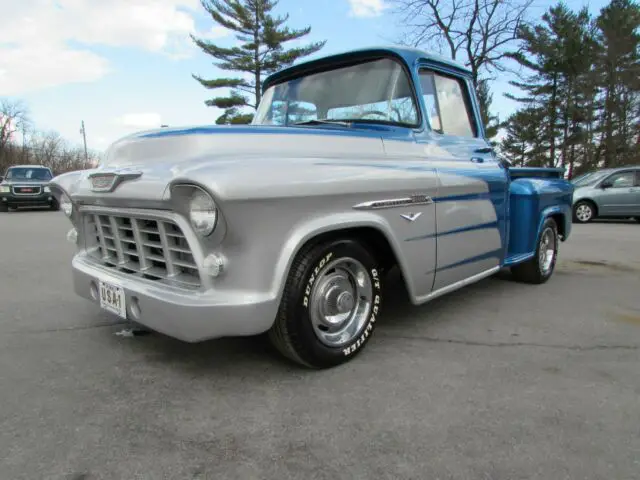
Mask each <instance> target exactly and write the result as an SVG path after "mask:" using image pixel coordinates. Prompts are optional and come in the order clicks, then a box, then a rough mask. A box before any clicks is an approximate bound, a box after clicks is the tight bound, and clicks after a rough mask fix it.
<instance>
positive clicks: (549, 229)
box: [511, 218, 559, 284]
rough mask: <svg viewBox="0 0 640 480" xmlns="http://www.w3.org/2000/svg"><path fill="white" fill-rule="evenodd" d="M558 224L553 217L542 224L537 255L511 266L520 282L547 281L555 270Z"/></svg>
mask: <svg viewBox="0 0 640 480" xmlns="http://www.w3.org/2000/svg"><path fill="white" fill-rule="evenodd" d="M558 243H559V237H558V226H557V224H556V222H555V220H554V219H553V218H547V219H546V220H545V221H544V223H543V224H542V230H541V232H540V237H539V238H538V245H537V248H536V252H535V255H534V256H533V258H531V259H530V260H528V261H526V262H524V263H521V264H519V265H514V266H513V267H511V273H512V274H513V276H514V278H515V279H516V280H518V281H520V282H525V283H533V284H541V283H545V282H546V281H547V280H549V278H551V275H552V274H553V271H554V270H555V266H556V260H557V258H558Z"/></svg>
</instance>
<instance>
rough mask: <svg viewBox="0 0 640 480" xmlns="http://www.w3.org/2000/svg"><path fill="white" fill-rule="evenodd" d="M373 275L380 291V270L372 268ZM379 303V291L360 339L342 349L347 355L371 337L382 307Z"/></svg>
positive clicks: (375, 285) (376, 286) (376, 287)
mask: <svg viewBox="0 0 640 480" xmlns="http://www.w3.org/2000/svg"><path fill="white" fill-rule="evenodd" d="M371 277H372V280H373V286H374V288H375V289H376V290H378V291H379V290H380V278H379V277H378V271H377V270H376V269H373V270H371ZM379 305H380V294H379V293H378V294H376V296H375V297H374V299H373V307H372V308H371V316H370V317H369V321H368V322H367V326H366V327H365V329H364V331H363V332H362V335H360V338H358V340H356V342H355V343H353V344H351V345H350V346H348V347H347V348H345V349H344V350H342V353H343V354H344V356H345V357H347V356H349V355H352V354H353V353H355V352H356V351H357V350H358V348H360V346H362V345H363V344H364V342H365V340H366V339H367V338H368V337H369V333H370V332H371V330H373V324H374V323H376V315H378V310H379V309H380V307H379Z"/></svg>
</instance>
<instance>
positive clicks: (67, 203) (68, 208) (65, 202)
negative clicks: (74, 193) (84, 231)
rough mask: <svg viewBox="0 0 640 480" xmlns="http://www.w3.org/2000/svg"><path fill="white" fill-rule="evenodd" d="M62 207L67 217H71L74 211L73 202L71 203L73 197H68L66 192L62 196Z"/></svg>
mask: <svg viewBox="0 0 640 480" xmlns="http://www.w3.org/2000/svg"><path fill="white" fill-rule="evenodd" d="M60 208H61V209H62V211H63V212H64V214H65V215H66V216H67V217H71V213H72V212H73V203H71V199H70V198H69V197H67V194H66V193H63V194H62V196H61V197H60Z"/></svg>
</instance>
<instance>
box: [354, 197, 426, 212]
mask: <svg viewBox="0 0 640 480" xmlns="http://www.w3.org/2000/svg"><path fill="white" fill-rule="evenodd" d="M432 203H433V199H432V198H431V197H429V196H428V195H421V194H418V195H411V196H410V197H403V198H388V199H383V200H371V201H369V202H363V203H358V204H357V205H354V206H353V208H354V209H355V210H379V209H381V208H398V207H411V206H414V205H430V204H432Z"/></svg>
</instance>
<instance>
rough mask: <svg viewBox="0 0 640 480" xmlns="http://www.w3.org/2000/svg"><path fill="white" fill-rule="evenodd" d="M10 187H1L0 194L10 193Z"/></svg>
mask: <svg viewBox="0 0 640 480" xmlns="http://www.w3.org/2000/svg"><path fill="white" fill-rule="evenodd" d="M9 190H10V189H9V187H0V193H9Z"/></svg>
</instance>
